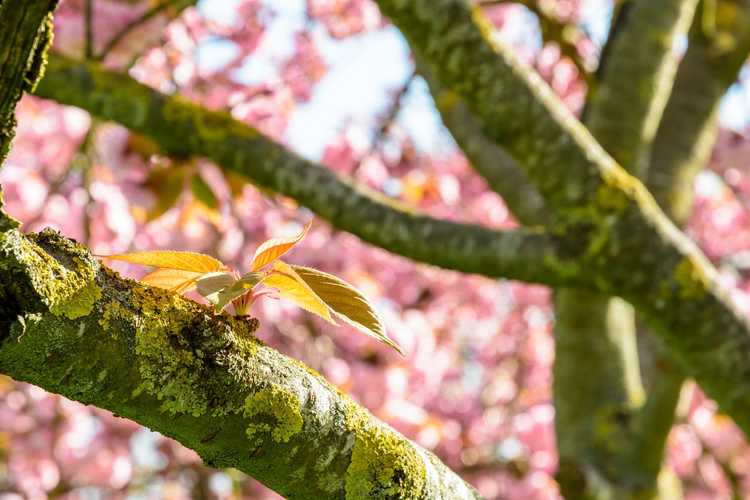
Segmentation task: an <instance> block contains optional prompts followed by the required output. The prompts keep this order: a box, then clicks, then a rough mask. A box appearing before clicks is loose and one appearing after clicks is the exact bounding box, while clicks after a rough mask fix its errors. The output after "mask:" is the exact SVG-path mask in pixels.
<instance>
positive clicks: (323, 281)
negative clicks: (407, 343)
mask: <svg viewBox="0 0 750 500" xmlns="http://www.w3.org/2000/svg"><path fill="white" fill-rule="evenodd" d="M291 267H292V268H293V269H294V270H295V271H296V272H297V276H299V277H300V278H302V279H303V280H305V283H307V285H308V286H309V287H310V288H311V289H312V290H313V291H314V292H315V294H316V295H317V296H318V297H320V298H321V299H322V300H323V302H325V303H326V304H327V305H328V307H330V308H331V309H332V310H333V312H335V313H336V314H337V315H338V316H339V317H340V318H341V319H343V320H344V321H345V322H346V323H348V324H349V325H351V326H353V327H354V328H356V329H357V330H359V331H361V332H362V333H365V334H367V335H369V336H371V337H374V338H376V339H378V340H379V341H381V342H383V343H385V344H387V345H389V346H391V347H393V348H394V349H396V350H397V351H398V352H399V353H400V354H403V352H402V351H401V348H400V347H399V346H398V344H396V343H395V342H394V341H393V340H391V339H390V338H388V335H387V334H386V331H385V327H384V326H383V323H382V322H381V321H380V318H379V317H378V315H377V313H376V312H375V309H374V308H373V307H372V305H371V304H370V303H369V302H368V301H367V299H366V298H365V296H364V295H362V294H361V293H360V292H359V290H357V289H356V288H354V287H353V286H351V285H350V284H349V283H347V282H346V281H344V280H342V279H339V278H337V277H336V276H333V275H332V274H328V273H324V272H323V271H318V270H317V269H312V268H310V267H303V266H291Z"/></svg>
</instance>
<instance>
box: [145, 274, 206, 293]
mask: <svg viewBox="0 0 750 500" xmlns="http://www.w3.org/2000/svg"><path fill="white" fill-rule="evenodd" d="M201 275H202V274H201V273H196V272H193V271H184V270H181V269H157V270H155V271H152V272H151V273H149V274H147V275H146V276H144V277H142V278H141V279H140V280H139V281H140V282H141V283H145V284H147V285H151V286H156V287H159V288H166V289H167V290H172V291H175V292H178V293H185V292H187V291H189V290H191V289H192V288H193V287H194V286H195V282H196V280H197V279H198V278H199V277H200V276H201Z"/></svg>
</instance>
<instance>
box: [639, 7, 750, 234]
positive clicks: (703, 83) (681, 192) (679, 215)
mask: <svg viewBox="0 0 750 500" xmlns="http://www.w3.org/2000/svg"><path fill="white" fill-rule="evenodd" d="M723 7H724V8H722V9H721V12H722V13H723V15H722V16H721V17H720V18H719V19H717V20H716V26H715V28H714V32H713V33H706V32H705V31H704V28H703V27H702V26H701V23H696V27H695V28H694V29H693V31H692V33H691V36H690V44H689V45H688V49H687V52H686V53H685V57H684V60H683V61H682V64H680V67H679V70H678V72H677V77H676V81H675V89H674V92H673V93H672V96H671V97H670V99H669V103H668V105H667V108H666V110H665V113H664V118H663V120H662V123H661V125H660V126H659V130H658V132H657V136H656V143H655V145H654V149H653V151H652V153H651V162H650V168H649V171H648V177H647V180H646V183H647V186H648V187H649V189H650V190H651V192H652V193H653V194H654V197H655V198H656V201H658V202H659V205H660V206H661V207H662V208H663V209H664V210H665V211H666V212H667V213H668V214H669V215H670V217H672V218H673V219H674V220H675V221H676V222H677V223H678V224H682V223H684V221H685V219H686V218H687V217H688V215H689V213H690V209H691V207H692V200H693V180H694V179H695V175H696V174H697V173H698V171H699V170H700V169H701V168H703V167H705V165H706V162H707V161H708V157H709V155H710V154H711V149H712V147H713V144H714V139H715V135H716V129H717V125H716V115H717V112H718V105H719V101H720V99H721V97H722V96H723V95H724V94H725V93H726V91H727V89H728V88H729V86H730V85H731V84H732V83H734V82H735V81H736V79H737V75H738V73H739V71H740V69H741V68H742V65H743V64H744V63H745V61H746V60H747V57H748V54H749V53H750V4H748V3H747V2H744V3H734V2H728V1H727V2H724V5H723Z"/></svg>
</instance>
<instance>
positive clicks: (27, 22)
mask: <svg viewBox="0 0 750 500" xmlns="http://www.w3.org/2000/svg"><path fill="white" fill-rule="evenodd" d="M56 5H57V0H0V27H2V28H1V29H0V166H1V165H2V163H3V161H5V157H6V156H7V154H8V150H9V148H10V141H11V140H12V139H13V134H14V133H15V129H16V120H15V109H16V104H17V103H18V101H19V100H20V99H21V95H22V94H23V91H24V90H32V89H33V88H34V87H35V86H36V84H37V82H38V81H39V79H40V78H41V76H42V74H43V73H44V61H45V53H46V50H47V47H48V46H49V45H50V43H51V41H52V18H51V16H52V11H53V10H54V9H55V6H56Z"/></svg>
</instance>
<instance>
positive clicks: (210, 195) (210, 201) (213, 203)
mask: <svg viewBox="0 0 750 500" xmlns="http://www.w3.org/2000/svg"><path fill="white" fill-rule="evenodd" d="M190 191H192V193H193V196H194V197H195V199H196V200H198V201H200V202H201V203H203V204H204V205H205V206H206V207H207V208H209V209H211V210H218V208H219V200H218V198H216V195H215V194H214V191H213V189H211V186H209V185H208V183H206V181H205V180H203V177H201V175H200V174H195V175H193V177H192V178H191V179H190Z"/></svg>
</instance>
